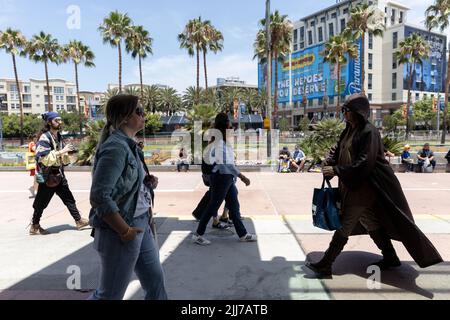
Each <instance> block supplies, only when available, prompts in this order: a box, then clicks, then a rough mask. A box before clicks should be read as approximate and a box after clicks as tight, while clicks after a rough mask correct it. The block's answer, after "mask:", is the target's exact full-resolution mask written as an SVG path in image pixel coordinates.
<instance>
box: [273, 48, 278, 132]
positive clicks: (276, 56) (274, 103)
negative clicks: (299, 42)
mask: <svg viewBox="0 0 450 320" xmlns="http://www.w3.org/2000/svg"><path fill="white" fill-rule="evenodd" d="M274 56H275V57H274V59H275V90H274V92H273V96H274V99H273V100H274V101H273V111H274V114H275V117H274V124H273V127H274V128H276V127H277V123H278V51H277V50H275V52H274Z"/></svg>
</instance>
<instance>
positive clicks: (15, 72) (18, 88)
mask: <svg viewBox="0 0 450 320" xmlns="http://www.w3.org/2000/svg"><path fill="white" fill-rule="evenodd" d="M11 56H12V60H13V67H14V76H15V77H16V86H17V93H18V95H19V108H20V145H23V144H24V138H23V102H22V92H21V91H20V85H19V76H18V75H17V64H16V56H15V55H14V53H11Z"/></svg>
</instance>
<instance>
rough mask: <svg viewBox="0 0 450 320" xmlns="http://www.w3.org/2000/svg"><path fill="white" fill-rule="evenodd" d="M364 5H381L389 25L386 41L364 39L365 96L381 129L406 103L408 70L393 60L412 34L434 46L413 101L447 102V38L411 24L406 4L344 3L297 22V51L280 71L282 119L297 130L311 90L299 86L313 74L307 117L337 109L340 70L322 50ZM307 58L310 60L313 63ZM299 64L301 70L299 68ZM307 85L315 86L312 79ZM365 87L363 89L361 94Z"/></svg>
mask: <svg viewBox="0 0 450 320" xmlns="http://www.w3.org/2000/svg"><path fill="white" fill-rule="evenodd" d="M361 2H365V3H369V4H370V5H374V6H376V7H377V8H378V9H379V12H380V15H383V14H384V25H385V27H386V30H385V31H384V36H383V37H374V36H373V35H372V34H370V33H367V34H366V36H365V50H364V53H365V54H364V66H365V68H364V70H365V82H364V83H365V92H366V94H367V96H368V98H369V100H370V101H371V108H372V121H374V122H375V123H376V124H377V125H380V124H381V121H382V119H383V117H384V115H386V114H389V113H392V112H393V111H394V110H395V109H397V108H399V107H400V106H401V105H402V104H405V103H406V101H407V89H408V88H407V69H406V67H407V66H406V65H401V66H399V65H398V63H397V62H396V61H395V59H394V58H393V56H394V53H395V52H396V51H397V50H398V46H399V43H400V41H402V40H403V39H404V38H405V37H407V36H409V35H410V34H411V33H413V32H415V33H419V34H420V35H421V36H422V37H424V38H425V39H426V40H427V41H428V42H429V44H430V47H431V54H430V58H429V59H427V60H425V61H424V63H423V66H421V67H419V66H417V67H416V69H415V71H414V81H413V89H412V102H415V101H417V100H419V99H422V98H423V97H424V96H428V97H431V96H438V95H439V96H440V98H441V99H443V92H444V78H445V73H446V57H445V55H443V54H442V53H443V52H445V51H444V50H446V42H447V38H446V36H445V35H444V34H441V33H437V32H428V31H427V30H425V27H424V26H415V25H413V24H411V23H409V22H408V11H409V8H408V7H407V6H406V5H404V4H400V3H397V2H393V1H388V0H373V1H367V0H342V1H336V3H335V4H334V5H331V6H329V7H327V8H325V9H323V10H320V11H318V12H315V13H313V14H310V15H308V16H306V17H304V18H302V19H300V20H298V21H296V22H294V30H293V35H292V40H293V41H292V52H291V53H290V54H289V55H288V56H287V57H286V59H285V62H284V64H283V65H282V67H279V76H278V80H279V81H278V82H279V84H278V91H279V92H278V102H279V103H278V104H279V118H281V117H287V118H289V119H290V120H291V124H292V125H293V126H297V124H298V122H299V121H300V119H301V118H302V117H303V116H304V115H303V113H304V109H303V104H302V101H304V100H303V94H302V92H303V91H306V90H300V89H299V88H297V87H296V83H297V85H298V84H299V83H302V82H303V81H304V82H305V83H306V82H307V80H306V78H307V77H308V78H311V75H313V76H314V77H313V78H314V79H316V80H317V83H314V80H312V82H311V86H312V85H315V86H316V90H315V92H314V93H313V94H308V92H307V93H306V98H307V109H306V112H307V115H306V116H308V117H309V118H310V119H311V118H313V117H317V118H319V119H320V118H321V117H322V116H323V111H324V108H327V111H328V112H331V113H333V112H335V111H336V103H337V99H336V96H337V85H336V84H335V81H336V76H335V71H334V73H333V68H334V69H336V68H335V67H334V66H332V65H331V66H329V65H328V64H327V63H323V57H321V56H320V52H321V51H323V48H324V44H325V42H326V41H327V40H328V39H329V38H330V37H331V36H334V35H337V34H339V33H340V32H342V31H343V30H344V28H345V27H346V25H347V22H348V20H349V19H350V11H351V8H352V7H354V6H355V5H357V4H359V3H361ZM360 53H362V51H360ZM305 59H310V60H309V62H308V61H307V60H305ZM305 61H306V62H305ZM297 62H298V63H299V64H300V66H296V63H297ZM360 62H361V61H360V59H359V58H357V59H355V61H351V62H349V63H348V65H347V66H343V70H342V75H341V76H342V79H341V81H342V82H344V84H345V94H344V96H345V95H348V94H350V93H353V92H352V89H353V87H352V86H353V85H354V84H355V79H356V78H355V77H357V76H360V70H359V69H360V68H359V67H358V66H359V64H360ZM352 73H353V74H352ZM333 74H334V75H333ZM317 75H318V76H317ZM333 77H334V78H333ZM301 78H304V79H305V80H303V79H301ZM357 82H359V83H360V80H357ZM307 83H308V85H309V84H310V82H309V81H308V82H307ZM263 86H265V74H264V68H263V66H262V65H259V87H260V88H261V87H263ZM317 88H319V89H317ZM360 89H361V88H360V86H359V89H358V90H360ZM358 90H356V91H358ZM280 92H281V93H280ZM324 98H325V99H324ZM343 98H344V97H343ZM342 100H343V99H341V101H342Z"/></svg>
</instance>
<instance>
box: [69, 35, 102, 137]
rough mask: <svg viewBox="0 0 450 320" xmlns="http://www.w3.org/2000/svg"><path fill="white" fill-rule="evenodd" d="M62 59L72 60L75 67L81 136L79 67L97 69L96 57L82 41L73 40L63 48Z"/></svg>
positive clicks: (81, 116) (81, 132)
mask: <svg viewBox="0 0 450 320" xmlns="http://www.w3.org/2000/svg"><path fill="white" fill-rule="evenodd" d="M62 58H63V59H64V60H65V61H67V60H71V61H72V62H73V64H74V66H75V83H76V86H77V105H78V113H79V116H80V135H81V134H83V111H82V110H81V105H80V86H79V81H78V65H79V64H83V66H85V67H86V68H93V67H95V63H94V59H95V55H94V53H93V52H92V51H91V49H90V48H89V47H88V46H86V45H84V44H83V43H82V42H81V41H77V40H73V41H70V42H69V44H67V45H65V46H64V47H63V48H62Z"/></svg>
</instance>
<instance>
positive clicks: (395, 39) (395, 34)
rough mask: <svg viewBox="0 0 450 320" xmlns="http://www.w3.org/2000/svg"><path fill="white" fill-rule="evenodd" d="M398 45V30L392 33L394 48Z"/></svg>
mask: <svg viewBox="0 0 450 320" xmlns="http://www.w3.org/2000/svg"><path fill="white" fill-rule="evenodd" d="M397 45H398V32H394V33H393V34H392V48H393V49H397Z"/></svg>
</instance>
